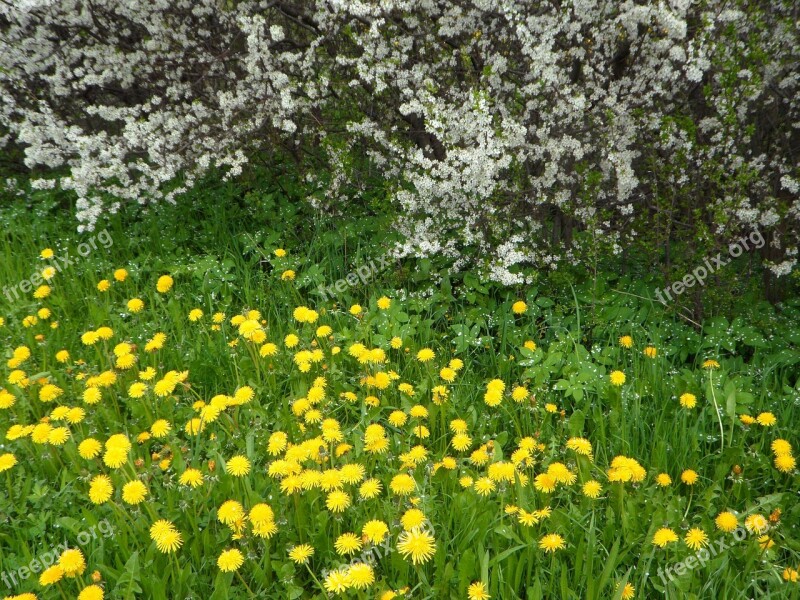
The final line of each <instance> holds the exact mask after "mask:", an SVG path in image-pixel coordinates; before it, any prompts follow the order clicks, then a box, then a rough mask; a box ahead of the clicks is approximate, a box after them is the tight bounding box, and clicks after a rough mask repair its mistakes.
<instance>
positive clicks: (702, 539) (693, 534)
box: [683, 527, 708, 551]
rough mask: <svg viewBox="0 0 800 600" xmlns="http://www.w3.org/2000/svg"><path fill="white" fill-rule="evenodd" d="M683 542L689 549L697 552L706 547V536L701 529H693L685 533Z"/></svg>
mask: <svg viewBox="0 0 800 600" xmlns="http://www.w3.org/2000/svg"><path fill="white" fill-rule="evenodd" d="M683 541H685V542H686V545H687V546H689V548H691V549H692V550H695V551H697V550H699V549H700V548H702V547H703V546H707V545H708V536H707V535H706V532H705V531H703V530H702V529H699V528H697V527H693V528H692V529H690V530H689V531H687V532H686V536H684V538H683Z"/></svg>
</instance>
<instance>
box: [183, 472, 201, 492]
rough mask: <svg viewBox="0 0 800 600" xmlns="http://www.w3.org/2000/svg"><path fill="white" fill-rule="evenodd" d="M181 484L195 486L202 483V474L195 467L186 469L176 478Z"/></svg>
mask: <svg viewBox="0 0 800 600" xmlns="http://www.w3.org/2000/svg"><path fill="white" fill-rule="evenodd" d="M178 482H179V483H180V484H181V485H187V486H189V487H193V488H196V487H198V486H200V485H202V484H203V474H202V473H201V472H200V471H198V470H197V469H186V470H185V471H184V472H183V473H182V474H181V476H180V478H179V479H178Z"/></svg>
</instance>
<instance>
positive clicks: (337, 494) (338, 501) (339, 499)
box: [325, 490, 351, 513]
mask: <svg viewBox="0 0 800 600" xmlns="http://www.w3.org/2000/svg"><path fill="white" fill-rule="evenodd" d="M350 503H351V502H350V496H349V495H348V494H347V493H346V492H343V491H341V490H335V491H333V492H331V493H330V494H328V497H327V499H326V500H325V506H326V507H327V508H328V510H329V511H331V512H335V513H340V512H344V510H345V509H346V508H347V507H349V506H350Z"/></svg>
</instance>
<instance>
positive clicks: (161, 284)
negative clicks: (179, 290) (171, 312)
mask: <svg viewBox="0 0 800 600" xmlns="http://www.w3.org/2000/svg"><path fill="white" fill-rule="evenodd" d="M174 283H175V280H173V279H172V277H170V276H169V275H162V276H161V277H159V278H158V281H157V282H156V290H157V291H158V293H159V294H166V293H167V292H168V291H170V290H171V289H172V286H173V284H174Z"/></svg>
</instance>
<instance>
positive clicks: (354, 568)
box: [347, 562, 375, 590]
mask: <svg viewBox="0 0 800 600" xmlns="http://www.w3.org/2000/svg"><path fill="white" fill-rule="evenodd" d="M347 583H348V585H349V586H350V587H354V588H356V589H357V590H362V589H364V588H366V587H369V586H370V585H372V584H373V583H375V571H374V570H373V569H372V567H371V566H369V565H368V564H366V563H363V562H358V563H355V564H353V565H350V568H348V569H347Z"/></svg>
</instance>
